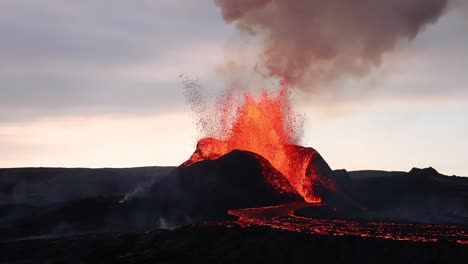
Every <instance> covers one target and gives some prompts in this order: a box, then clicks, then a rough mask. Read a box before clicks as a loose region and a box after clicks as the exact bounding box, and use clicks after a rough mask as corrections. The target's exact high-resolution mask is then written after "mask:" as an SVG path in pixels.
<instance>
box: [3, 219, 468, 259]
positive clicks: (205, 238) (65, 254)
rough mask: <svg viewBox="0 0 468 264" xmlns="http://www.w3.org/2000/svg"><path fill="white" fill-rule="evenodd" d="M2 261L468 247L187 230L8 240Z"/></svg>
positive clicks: (464, 248) (408, 255)
mask: <svg viewBox="0 0 468 264" xmlns="http://www.w3.org/2000/svg"><path fill="white" fill-rule="evenodd" d="M0 262H1V263H305V262H309V263H360V264H364V263H413V264H414V263H450V264H453V263H464V264H466V263H468V245H461V244H457V243H452V242H444V241H439V242H435V243H421V242H408V241H391V240H383V239H373V238H359V237H346V236H345V237H337V236H316V235H310V234H303V233H296V232H288V231H284V230H275V229H271V228H267V227H250V228H241V227H239V226H231V227H226V226H211V225H208V226H206V225H197V226H185V227H181V228H178V229H175V230H172V231H170V230H155V231H150V232H146V233H143V234H100V235H89V236H86V235H84V236H78V237H67V238H56V239H53V238H50V239H31V240H22V241H10V242H2V243H1V244H0Z"/></svg>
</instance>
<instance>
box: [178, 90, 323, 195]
mask: <svg viewBox="0 0 468 264" xmlns="http://www.w3.org/2000/svg"><path fill="white" fill-rule="evenodd" d="M289 102H290V101H289V94H288V90H287V85H286V84H285V82H281V87H280V90H279V92H278V94H277V95H276V96H273V95H268V94H267V93H266V92H265V91H264V92H263V93H262V95H261V97H260V98H259V99H258V100H256V99H255V98H254V97H253V96H251V95H246V96H245V100H244V101H243V103H242V104H241V106H239V107H237V108H236V107H234V106H233V105H234V104H233V102H232V97H231V96H227V97H226V102H223V104H222V106H221V107H220V108H222V109H221V110H222V115H221V120H219V121H220V125H221V126H222V128H223V129H222V131H223V133H224V134H223V135H219V137H218V138H219V139H215V138H204V139H201V140H200V141H199V142H198V145H197V150H196V151H195V153H194V154H193V155H192V156H191V157H190V159H189V160H187V161H186V162H185V163H184V164H182V166H189V165H191V164H193V163H195V162H198V161H202V160H213V159H217V158H219V157H221V156H223V155H225V154H227V153H229V152H231V151H232V150H245V151H250V152H254V153H256V154H259V155H261V156H263V157H264V158H265V159H267V160H268V161H269V162H270V163H271V165H272V166H273V167H275V168H276V169H277V170H278V171H280V172H281V173H282V174H283V175H284V177H285V178H286V179H287V180H288V181H289V183H290V184H291V186H293V188H294V189H295V190H296V191H297V193H299V194H300V195H301V196H302V197H303V198H304V200H305V201H307V202H310V203H312V202H316V203H318V202H321V198H320V197H319V196H318V195H317V194H316V193H315V192H314V184H315V183H316V182H317V181H319V177H320V176H321V175H318V174H319V173H320V168H317V166H313V165H314V164H312V163H311V161H312V158H314V157H315V156H316V155H317V156H319V154H318V153H317V152H316V151H315V150H314V149H312V148H303V147H300V146H297V145H295V143H296V141H297V137H296V133H297V122H295V121H296V120H295V118H294V117H295V116H294V113H293V111H292V108H291V106H290V103H289ZM233 108H234V110H233ZM232 111H234V112H235V114H234V117H233V118H232V116H231V115H230V113H232ZM327 167H328V165H327ZM265 177H267V178H268V173H267V172H265ZM267 180H269V179H267ZM269 182H270V183H271V184H273V185H275V186H276V187H278V189H280V190H283V191H285V192H287V191H288V188H286V186H281V183H279V182H277V181H276V182H274V181H273V182H272V181H270V180H269Z"/></svg>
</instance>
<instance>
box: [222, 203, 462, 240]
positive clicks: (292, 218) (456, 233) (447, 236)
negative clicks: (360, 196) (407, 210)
mask: <svg viewBox="0 0 468 264" xmlns="http://www.w3.org/2000/svg"><path fill="white" fill-rule="evenodd" d="M311 206H314V207H317V206H326V205H324V204H304V203H294V204H284V205H279V206H269V207H263V208H246V209H238V210H230V211H229V212H228V213H229V214H230V215H234V216H237V217H238V219H237V220H236V221H235V222H234V223H235V224H237V225H239V226H241V227H259V226H268V227H270V228H273V229H281V230H287V231H292V232H301V233H309V234H314V235H329V236H358V237H370V238H380V239H389V240H404V241H413V242H438V241H450V242H456V243H459V244H463V245H467V244H468V227H466V226H452V225H434V224H414V223H388V222H363V221H357V220H347V219H313V218H308V217H301V216H297V215H296V214H295V211H296V210H297V209H300V208H304V207H311ZM222 225H226V226H228V227H229V226H230V224H229V223H227V222H225V223H222Z"/></svg>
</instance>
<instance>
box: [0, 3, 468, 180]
mask: <svg viewBox="0 0 468 264" xmlns="http://www.w3.org/2000/svg"><path fill="white" fill-rule="evenodd" d="M464 13H465V14H464ZM467 28H468V20H467V17H466V12H461V11H460V12H458V11H457V10H455V11H451V12H448V13H447V14H446V15H444V16H443V17H442V18H440V19H439V20H438V21H437V22H436V23H435V24H433V25H431V26H429V27H427V28H426V29H425V30H424V31H423V32H422V33H421V34H420V35H418V36H417V38H416V39H415V40H414V41H412V42H411V43H409V44H402V46H401V47H400V48H399V49H398V50H397V51H395V52H392V53H389V54H386V55H385V56H386V59H385V63H384V64H383V65H382V66H381V67H380V68H378V69H375V70H374V71H373V72H372V73H371V74H370V75H368V76H366V77H364V78H361V79H352V78H350V79H347V80H344V81H343V82H341V83H339V84H334V85H336V86H339V87H337V88H336V89H331V90H330V92H326V93H323V94H316V95H311V96H307V98H306V99H301V100H297V105H296V109H297V110H298V111H299V112H300V113H301V114H304V116H305V129H304V137H303V140H302V143H303V144H304V145H306V146H311V147H314V148H316V149H317V150H318V151H319V152H320V153H321V154H322V155H323V156H324V158H325V159H326V160H327V161H328V162H329V164H330V165H331V166H332V167H333V168H336V169H338V168H346V169H348V170H355V169H384V170H409V169H411V168H412V167H427V166H433V167H434V168H436V169H438V170H439V171H440V172H442V173H445V174H450V175H451V174H457V175H466V176H468V162H467V161H468V160H467V157H468V45H467V44H466V43H467V42H468V31H467ZM236 34H237V33H236V30H235V28H234V26H233V25H228V24H225V23H224V22H223V19H222V17H221V14H220V12H219V10H218V9H217V8H216V6H215V5H214V4H213V3H212V1H211V0H200V1H187V0H185V1H184V0H157V1H151V0H140V1H124V0H112V1H111V0H100V1H94V0H93V1H92V0H82V1H62V0H40V1H26V0H22V1H20V0H5V1H0V36H1V41H0V58H1V59H0V167H24V166H65V167H128V166H143V165H178V164H180V163H182V162H183V161H185V159H187V158H188V157H189V156H190V154H191V153H192V152H193V150H194V147H195V144H196V140H197V137H198V135H197V131H196V128H195V126H194V122H193V120H192V115H191V113H190V111H189V107H188V106H187V105H186V104H185V103H184V102H185V99H184V94H183V88H182V85H181V80H180V78H179V75H180V74H188V75H190V76H196V77H197V78H198V80H199V81H200V83H201V84H202V85H203V86H204V87H205V89H213V90H216V89H223V87H219V86H220V85H222V82H219V81H216V80H217V78H218V77H217V76H216V74H215V70H214V69H215V68H216V67H217V66H218V65H220V64H222V63H223V61H224V59H225V57H226V56H228V54H229V53H230V49H231V48H232V47H230V45H228V44H227V43H228V42H229V40H231V39H232V38H234V37H235V36H236ZM246 59H248V58H246ZM327 91H328V90H327Z"/></svg>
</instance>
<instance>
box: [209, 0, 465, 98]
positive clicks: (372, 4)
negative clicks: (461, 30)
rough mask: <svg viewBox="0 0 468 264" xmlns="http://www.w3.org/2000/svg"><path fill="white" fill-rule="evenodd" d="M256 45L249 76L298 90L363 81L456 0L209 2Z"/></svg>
mask: <svg viewBox="0 0 468 264" xmlns="http://www.w3.org/2000/svg"><path fill="white" fill-rule="evenodd" d="M214 1H215V3H216V5H217V6H219V7H220V9H221V12H222V15H223V18H224V20H225V21H226V22H227V23H235V24H236V26H237V29H238V30H239V31H240V32H241V33H242V34H244V35H247V36H251V37H255V38H257V39H258V40H260V43H261V47H260V52H259V55H258V56H259V57H258V59H257V61H256V65H255V70H256V71H257V72H258V73H260V74H262V75H263V76H264V77H272V78H281V79H285V80H287V81H288V82H289V83H290V84H291V85H293V86H295V87H299V88H301V89H304V90H309V91H310V90H316V89H317V88H318V87H319V86H321V85H323V84H325V83H328V82H330V81H336V80H339V79H340V78H344V77H347V76H358V77H359V76H363V75H365V74H366V73H368V72H369V71H370V70H371V69H372V68H374V67H378V66H379V65H381V64H382V62H383V56H384V55H385V54H386V53H388V52H390V51H392V50H394V49H395V48H396V47H397V45H398V44H399V43H401V42H407V41H410V40H412V39H413V38H415V37H416V36H417V35H418V33H420V32H421V31H422V30H423V29H424V28H425V26H427V25H428V24H431V23H434V22H435V21H436V20H437V19H438V18H439V17H440V16H441V15H442V14H443V13H444V11H445V10H446V9H447V7H448V5H449V2H450V1H457V0H326V1H324V0H294V1H286V0H214Z"/></svg>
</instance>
